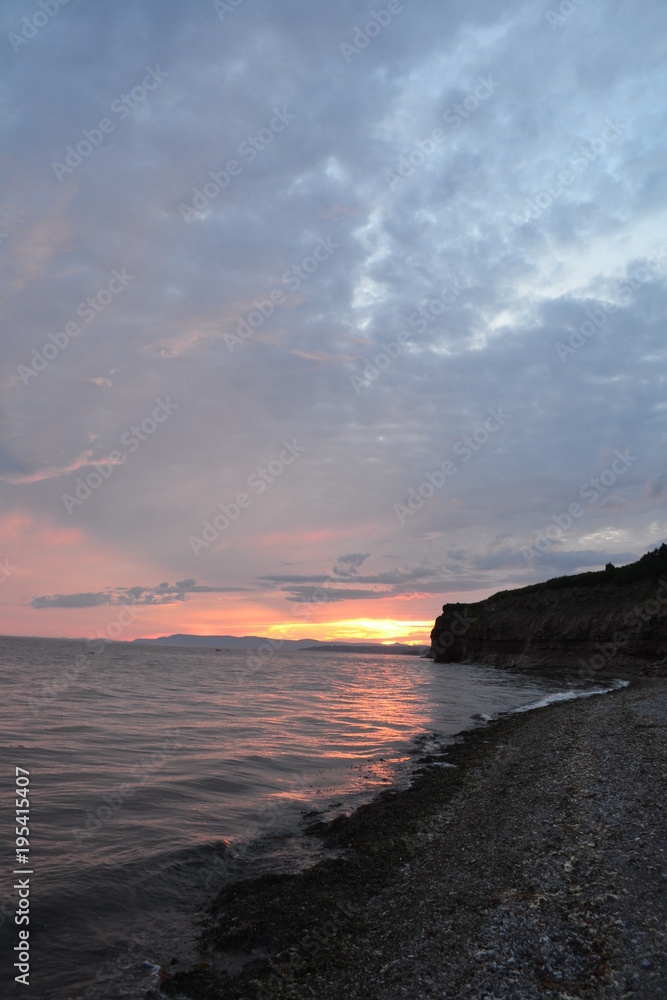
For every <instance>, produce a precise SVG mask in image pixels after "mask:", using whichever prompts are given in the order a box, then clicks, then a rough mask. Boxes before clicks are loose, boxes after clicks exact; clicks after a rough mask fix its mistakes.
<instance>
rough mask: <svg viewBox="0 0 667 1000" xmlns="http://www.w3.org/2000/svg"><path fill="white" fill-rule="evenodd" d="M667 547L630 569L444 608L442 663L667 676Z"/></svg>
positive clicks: (434, 637) (435, 643)
mask: <svg viewBox="0 0 667 1000" xmlns="http://www.w3.org/2000/svg"><path fill="white" fill-rule="evenodd" d="M663 562H665V563H667V547H666V546H664V545H663V546H662V547H661V549H659V550H655V551H654V552H652V553H648V554H647V555H646V556H644V557H642V559H641V560H639V562H637V563H633V564H632V565H631V566H626V567H622V568H621V569H614V567H613V566H611V565H609V566H608V567H607V570H606V571H603V572H600V573H583V574H580V575H577V576H570V577H560V578H558V579H556V580H550V581H548V582H546V583H543V584H536V585H534V586H531V587H524V588H522V589H520V590H513V591H502V592H501V593H498V594H494V595H493V596H492V597H488V598H487V599H486V600H484V601H479V602H477V603H475V604H445V605H444V607H443V609H442V614H441V615H440V616H439V618H437V619H436V622H435V627H434V628H433V631H432V632H431V650H432V655H433V658H434V660H435V661H436V662H438V663H448V662H449V663H462V662H473V663H486V664H489V665H490V666H497V667H505V668H508V667H520V668H536V669H539V668H545V667H560V668H567V669H569V670H576V671H578V672H579V674H580V675H581V676H584V677H589V678H590V677H594V676H596V675H597V674H599V673H600V672H606V673H614V672H628V673H642V674H647V673H652V674H663V675H664V674H667V567H666V569H665V571H662V572H656V571H660V570H662V564H663Z"/></svg>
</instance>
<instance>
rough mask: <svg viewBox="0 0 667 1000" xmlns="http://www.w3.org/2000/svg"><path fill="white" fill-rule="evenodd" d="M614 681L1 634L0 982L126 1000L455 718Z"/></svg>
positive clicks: (190, 956) (402, 773) (464, 721)
mask: <svg viewBox="0 0 667 1000" xmlns="http://www.w3.org/2000/svg"><path fill="white" fill-rule="evenodd" d="M619 683H622V682H613V681H612V682H609V683H606V682H605V683H604V684H601V685H597V686H595V685H591V684H587V683H585V682H583V681H580V680H578V679H577V678H575V677H572V678H569V679H565V678H563V677H555V676H544V677H536V676H532V675H531V676H530V677H529V676H527V675H525V674H520V673H512V672H506V671H499V670H495V669H492V668H491V667H484V666H471V665H463V664H436V663H433V662H432V661H431V660H430V659H426V658H421V657H419V656H397V655H393V654H381V655H378V654H366V653H364V654H356V653H354V654H353V653H332V652H305V651H298V652H289V653H281V652H279V651H272V650H271V649H270V648H269V646H268V644H267V645H266V646H265V647H264V649H263V650H262V653H261V654H260V653H257V652H256V651H242V650H241V651H239V650H233V651H231V650H229V651H228V650H225V649H222V650H220V651H216V650H215V649H210V648H205V647H179V646H155V645H141V644H137V643H125V642H114V643H111V642H110V643H102V642H91V641H85V640H81V641H73V640H64V639H63V640H57V639H33V638H15V637H5V638H2V637H0V692H1V701H0V760H1V765H2V766H1V768H0V858H1V859H2V863H1V874H0V886H1V890H0V984H1V985H2V989H1V990H0V995H2V996H17V997H18V996H21V995H26V996H33V997H35V998H39V1000H84V998H85V1000H120V998H123V1000H139V998H141V997H143V996H144V994H145V992H146V991H147V990H148V989H150V988H155V987H156V986H157V985H158V982H159V978H158V977H159V971H160V968H161V967H162V968H164V967H166V966H168V965H169V963H170V962H171V961H172V959H174V958H176V959H177V960H178V962H179V963H180V964H182V965H183V966H187V965H188V963H190V962H194V961H197V960H198V953H197V933H198V928H199V924H200V918H201V914H202V911H203V908H204V907H205V905H206V903H207V902H208V901H210V900H212V899H213V898H214V897H215V895H216V893H217V892H218V891H219V889H220V888H221V887H222V886H223V885H225V884H226V883H228V882H229V881H230V880H232V879H239V878H244V877H247V876H249V875H256V874H259V873H261V872H265V871H271V870H295V869H297V868H300V867H303V866H305V865H309V864H313V863H315V862H316V861H317V860H318V858H319V857H320V856H321V852H322V851H323V850H324V848H322V847H321V845H320V843H319V841H318V840H317V838H314V837H310V836H307V835H305V834H304V833H303V830H304V827H305V825H307V824H308V823H309V822H313V818H314V817H317V818H320V819H321V818H333V817H334V816H336V815H339V814H341V813H349V812H351V811H352V810H353V809H354V808H356V807H357V806H358V805H360V804H362V803H363V802H367V801H370V800H371V799H372V798H374V797H376V796H377V795H378V794H380V792H381V791H383V790H385V789H387V788H401V787H407V786H408V785H409V783H410V781H411V777H412V775H413V774H414V772H415V770H416V769H417V768H418V767H419V766H420V761H421V760H423V758H424V756H425V755H426V754H427V753H432V752H433V751H434V750H436V749H440V748H443V747H446V746H447V744H448V743H451V741H452V740H454V739H455V738H456V736H457V734H460V733H461V732H462V731H463V730H466V729H469V728H471V727H475V726H483V725H486V724H488V722H489V721H491V720H493V719H495V718H498V717H500V716H502V715H505V714H508V713H512V712H516V711H526V710H528V709H531V708H532V709H535V710H536V711H537V710H539V708H540V707H542V706H544V705H547V704H549V703H550V702H552V701H555V700H562V699H569V698H574V697H580V696H582V695H590V694H594V693H600V694H602V693H604V692H606V691H608V690H611V689H612V688H613V687H614V686H616V685H617V684H619ZM17 787H18V789H19V790H20V793H19V794H20V797H19V798H18V799H17V798H16V790H17ZM21 793H22V794H21ZM26 799H27V800H28V806H27V809H28V814H27V815H26V814H25V813H24V812H21V816H22V819H21V825H20V826H19V827H16V826H15V823H16V805H17V804H18V805H19V806H20V808H21V810H24V809H25V808H26V804H25V800H26ZM26 825H27V826H28V830H27V831H26V830H25V826H26ZM26 833H27V836H26ZM21 838H22V839H21ZM17 844H18V845H19V847H18V848H17ZM17 850H19V854H20V857H19V855H17ZM20 858H23V859H25V860H20ZM15 873H17V874H15ZM19 887H20V888H19ZM26 889H27V890H28V891H27V893H26ZM26 916H27V920H28V921H29V923H28V922H27V921H26V919H25V918H26ZM21 930H28V931H29V937H28V939H27V940H28V949H27V950H26V948H25V940H26V939H25V936H23V937H22V938H20V937H19V932H20V931H21ZM19 948H23V952H21V951H20V950H18V949H19ZM26 954H28V955H29V961H28V962H27V964H28V965H29V973H28V977H29V978H28V982H29V984H30V987H31V988H32V989H31V992H26V993H22V990H23V989H24V982H25V980H24V981H23V982H17V981H16V976H18V975H21V974H22V969H21V968H20V966H21V962H18V965H17V966H15V965H14V963H15V962H17V961H18V959H20V958H21V957H23V958H24V959H25V957H26Z"/></svg>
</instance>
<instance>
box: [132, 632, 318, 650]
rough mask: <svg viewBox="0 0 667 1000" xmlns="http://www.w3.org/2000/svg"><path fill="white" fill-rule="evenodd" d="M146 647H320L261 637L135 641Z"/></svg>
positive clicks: (179, 637) (174, 637) (170, 637)
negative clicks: (264, 644)
mask: <svg viewBox="0 0 667 1000" xmlns="http://www.w3.org/2000/svg"><path fill="white" fill-rule="evenodd" d="M133 641H134V642H136V643H139V644H140V645H146V646H213V647H215V648H216V649H257V648H258V646H261V645H262V644H263V643H265V642H266V643H269V645H270V646H272V647H273V648H275V649H302V648H303V647H304V646H316V645H319V641H318V640H317V639H267V638H264V637H262V636H259V635H242V636H238V635H185V634H183V633H179V634H178V635H161V636H160V637H159V638H158V639H134V640H133Z"/></svg>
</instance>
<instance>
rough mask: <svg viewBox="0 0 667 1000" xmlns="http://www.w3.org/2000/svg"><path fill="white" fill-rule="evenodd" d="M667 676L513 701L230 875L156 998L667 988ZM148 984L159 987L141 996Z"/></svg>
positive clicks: (627, 993) (580, 993)
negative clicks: (308, 864)
mask: <svg viewBox="0 0 667 1000" xmlns="http://www.w3.org/2000/svg"><path fill="white" fill-rule="evenodd" d="M666 736H667V680H665V679H662V678H654V679H642V680H637V681H635V682H633V684H632V685H631V686H630V687H628V688H625V689H623V690H620V691H618V692H615V693H612V694H607V695H600V696H595V697H590V698H586V699H581V700H577V701H571V702H565V703H560V704H555V705H552V706H550V707H548V708H545V709H540V710H536V711H533V712H528V713H525V714H519V715H515V716H512V717H511V718H508V719H505V720H502V721H500V722H497V723H493V724H491V725H488V726H485V727H482V728H480V729H477V730H474V731H472V732H469V733H467V734H465V735H464V736H462V737H461V738H460V739H459V740H457V741H456V742H455V743H454V744H453V745H452V746H451V747H449V748H447V750H446V751H445V752H444V753H443V754H442V755H439V756H438V757H434V758H431V759H430V760H427V761H426V763H425V766H424V768H423V769H422V773H421V774H420V775H419V776H418V777H417V779H416V780H415V782H414V783H413V785H412V786H411V787H410V788H409V789H407V790H406V791H402V792H392V793H385V794H384V795H382V796H381V797H380V798H379V799H378V800H376V801H375V802H373V803H371V804H369V805H368V806H364V807H362V808H361V809H359V810H357V811H356V812H355V813H353V814H352V815H351V816H350V817H341V818H340V819H338V820H335V821H333V822H332V823H329V824H321V823H319V824H318V823H317V822H316V823H314V824H313V826H312V827H311V831H310V835H312V836H319V837H323V838H324V839H325V841H326V842H327V843H328V844H330V845H331V846H332V847H335V848H337V849H338V852H337V856H333V857H331V858H330V859H326V860H324V861H322V862H320V863H319V864H318V865H316V866H314V867H313V868H310V869H308V870H306V871H304V872H301V873H297V874H285V875H267V876H263V877H260V878H258V879H251V880H246V881H244V882H240V883H236V884H235V885H232V886H228V887H226V888H225V889H224V890H223V891H222V892H221V893H220V895H219V897H218V898H217V899H216V900H215V901H214V903H213V904H212V906H211V909H210V912H209V913H208V914H207V915H206V919H205V923H204V928H203V933H202V964H201V965H200V966H199V967H197V968H195V969H190V970H187V971H181V972H178V973H176V974H172V973H173V972H174V970H175V969H177V968H178V966H173V967H172V968H171V969H169V970H165V972H164V973H163V977H162V978H163V983H162V986H161V989H162V992H163V995H165V996H169V997H189V998H192V1000H197V998H206V1000H211V998H214V997H215V998H222V997H225V998H231V1000H233V998H242V997H245V998H247V1000H254V998H259V997H267V998H268V997H285V998H299V1000H301V998H311V997H312V998H318V1000H341V998H345V1000H356V998H364V1000H398V998H409V1000H426V998H436V997H437V998H446V1000H473V998H474V1000H485V998H512V1000H529V998H530V1000H533V998H541V997H548V998H558V1000H580V998H581V1000H593V998H612V997H613V998H616V997H619V998H621V997H628V998H629V997H633V998H641V1000H649V998H653V997H656V998H658V997H665V996H667V954H666V951H667V939H666V927H667V856H666V853H665V852H666V850H667V829H666V823H665V811H664V809H665V804H664V800H665V787H666V781H667V739H666ZM154 996H157V992H156V993H155V994H154Z"/></svg>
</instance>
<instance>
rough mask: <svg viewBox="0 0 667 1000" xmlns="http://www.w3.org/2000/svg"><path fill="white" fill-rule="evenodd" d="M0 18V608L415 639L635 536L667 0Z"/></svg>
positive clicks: (66, 618)
mask: <svg viewBox="0 0 667 1000" xmlns="http://www.w3.org/2000/svg"><path fill="white" fill-rule="evenodd" d="M0 27H1V31H0V36H1V37H0V43H1V44H2V46H3V47H4V51H3V54H2V61H1V64H0V65H1V66H2V69H1V70H0V74H1V79H2V88H1V90H0V99H1V101H2V112H3V113H2V116H1V118H0V129H2V144H1V145H0V167H1V171H0V179H1V190H0V260H1V267H2V271H1V307H2V341H3V353H2V362H1V369H0V382H1V384H2V389H3V393H2V404H1V409H0V503H1V507H0V528H1V533H0V631H1V632H3V633H5V634H14V635H43V636H91V635H96V634H99V633H102V634H105V635H107V636H109V637H110V638H120V639H133V638H135V637H137V636H157V635H161V634H170V633H174V632H196V633H205V634H223V633H231V634H234V635H244V634H249V633H252V634H259V635H269V636H284V637H289V638H302V637H313V638H319V639H331V638H350V639H351V638H357V637H365V638H377V639H380V640H385V641H387V640H391V641H394V640H401V641H411V642H422V641H424V639H425V638H426V637H427V636H428V633H429V632H430V629H431V627H432V623H433V620H434V618H435V616H436V615H437V614H438V612H439V610H440V607H441V605H442V604H443V603H444V602H446V601H456V600H461V601H469V600H476V599H479V598H481V597H484V596H486V595H488V594H490V593H492V592H493V591H495V590H499V589H505V588H512V587H518V586H522V585H524V584H527V583H532V582H534V581H537V580H543V579H547V578H549V577H552V576H558V575H562V574H563V573H570V572H578V571H583V570H587V569H597V568H602V567H603V566H604V564H605V563H606V562H608V561H612V562H614V563H616V564H621V563H623V562H629V561H631V560H633V559H635V558H637V557H638V556H640V555H641V554H642V553H643V552H645V551H646V550H647V549H649V548H652V547H654V546H656V545H659V544H660V543H661V542H662V541H664V540H665V539H666V538H667V512H666V509H665V503H666V500H667V466H666V459H665V446H666V444H667V427H666V421H665V418H666V415H667V393H666V391H665V389H666V378H667V367H666V364H665V362H666V360H667V346H666V342H665V333H666V329H667V328H666V325H665V318H666V315H667V286H666V279H667V200H666V199H667V173H666V172H665V149H664V146H665V137H667V104H666V102H665V94H666V93H667V69H666V64H665V56H664V53H665V36H666V34H667V32H666V29H665V9H664V2H662V0H636V2H634V3H616V4H613V5H612V4H610V3H608V2H601V0H578V2H576V3H575V2H574V0H573V2H570V0H564V2H562V3H560V4H559V3H558V2H556V0H553V2H550V0H544V2H542V0H530V2H518V0H507V2H505V3H502V4H499V3H497V2H496V0H465V2H463V0H419V2H409V0H403V2H402V3H400V2H398V0H391V2H390V3H384V2H381V3H378V4H375V5H372V4H368V3H366V2H363V3H362V2H357V0H337V2H335V3H333V2H332V3H324V2H322V0H320V2H313V0H281V2H280V3H277V2H269V0H229V2H225V0H217V2H216V3H215V4H214V3H213V2H205V0H201V2H198V3H191V4H185V3H182V2H180V3H176V2H173V0H133V2H128V0H121V2H119V3H114V4H102V3H97V4H95V3H84V2H83V0H70V2H69V3H63V2H62V0H60V3H59V0H40V2H37V0H35V2H34V3H33V2H16V0H8V2H7V3H5V4H3V5H2V8H1V10H0ZM660 136H662V137H663V138H662V139H661V138H660ZM123 605H127V606H128V607H123Z"/></svg>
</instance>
